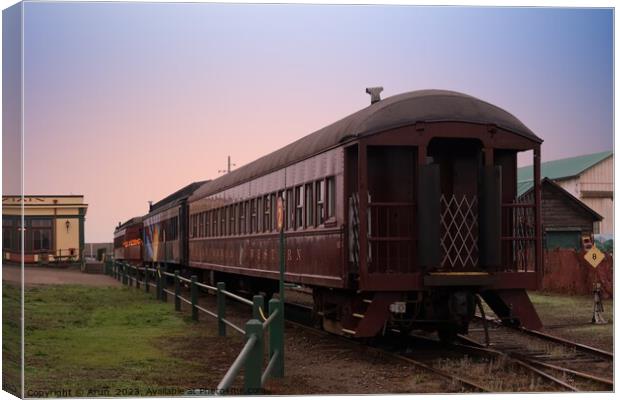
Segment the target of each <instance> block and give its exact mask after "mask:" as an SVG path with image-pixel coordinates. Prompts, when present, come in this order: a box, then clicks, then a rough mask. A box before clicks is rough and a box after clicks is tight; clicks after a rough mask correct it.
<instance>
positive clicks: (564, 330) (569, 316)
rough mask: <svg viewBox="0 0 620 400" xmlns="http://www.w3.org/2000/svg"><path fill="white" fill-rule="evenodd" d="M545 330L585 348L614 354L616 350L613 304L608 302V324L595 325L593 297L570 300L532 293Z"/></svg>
mask: <svg viewBox="0 0 620 400" xmlns="http://www.w3.org/2000/svg"><path fill="white" fill-rule="evenodd" d="M528 295H529V297H530V300H532V303H533V304H534V307H536V310H537V311H538V314H539V316H540V318H541V320H542V322H543V324H544V326H545V330H546V331H548V332H550V333H552V334H555V335H558V336H562V337H566V338H568V339H572V340H575V341H578V342H582V343H584V344H589V345H592V346H595V347H600V348H603V349H606V350H611V348H612V346H613V300H611V299H610V300H604V301H603V307H604V309H605V312H604V313H603V317H604V318H605V319H606V320H607V322H608V324H605V325H594V324H591V323H590V321H591V320H592V308H593V296H568V295H561V294H555V293H545V292H529V293H528Z"/></svg>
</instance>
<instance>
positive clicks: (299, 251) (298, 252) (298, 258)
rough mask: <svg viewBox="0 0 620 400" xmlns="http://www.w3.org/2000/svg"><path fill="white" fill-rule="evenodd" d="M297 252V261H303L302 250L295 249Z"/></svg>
mask: <svg viewBox="0 0 620 400" xmlns="http://www.w3.org/2000/svg"><path fill="white" fill-rule="evenodd" d="M295 250H296V252H297V261H301V249H295Z"/></svg>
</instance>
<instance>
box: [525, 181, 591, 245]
mask: <svg viewBox="0 0 620 400" xmlns="http://www.w3.org/2000/svg"><path fill="white" fill-rule="evenodd" d="M519 194H520V197H519V198H520V199H521V200H526V199H528V198H530V197H532V196H533V186H532V185H530V187H529V189H528V190H526V191H525V192H520V193H519ZM541 195H542V208H541V212H542V223H543V234H544V240H543V245H544V246H545V248H546V249H548V250H550V249H555V248H571V249H575V250H581V249H582V248H584V247H588V246H589V245H590V244H591V243H593V234H594V233H595V227H596V225H597V224H598V223H600V221H601V220H602V219H603V217H602V216H601V215H600V214H598V213H597V212H596V211H594V210H592V209H591V208H590V207H588V206H587V205H586V204H585V203H584V202H582V201H580V200H579V199H578V198H576V197H575V196H573V195H572V194H571V193H569V192H568V191H567V190H566V189H564V188H563V187H562V186H560V185H559V184H557V183H556V182H554V181H552V180H551V179H549V178H543V180H542V182H541Z"/></svg>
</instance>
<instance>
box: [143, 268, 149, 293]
mask: <svg viewBox="0 0 620 400" xmlns="http://www.w3.org/2000/svg"><path fill="white" fill-rule="evenodd" d="M149 286H151V285H149V267H147V266H146V265H145V266H144V293H148V292H149Z"/></svg>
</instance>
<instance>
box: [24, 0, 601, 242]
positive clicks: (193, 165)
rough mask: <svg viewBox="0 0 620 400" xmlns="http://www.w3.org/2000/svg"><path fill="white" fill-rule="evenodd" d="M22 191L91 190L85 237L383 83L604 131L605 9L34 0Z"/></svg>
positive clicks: (353, 103)
mask: <svg viewBox="0 0 620 400" xmlns="http://www.w3.org/2000/svg"><path fill="white" fill-rule="evenodd" d="M24 10H25V12H24V23H25V30H24V31H25V37H24V46H25V54H24V60H25V66H24V67H25V68H24V74H25V75H24V80H25V88H24V96H25V98H24V106H25V126H24V131H25V159H26V168H25V171H24V176H25V189H24V190H25V192H26V193H27V194H68V193H74V194H83V195H84V196H85V200H86V201H87V202H88V203H89V209H88V214H87V222H86V241H87V242H99V241H111V239H112V231H113V229H114V226H115V225H116V224H117V223H118V221H124V220H126V219H128V218H130V217H132V216H135V215H142V214H144V213H145V212H146V210H147V201H148V200H155V201H156V200H159V199H161V198H162V197H164V196H165V195H167V194H169V193H171V192H173V191H175V190H176V189H178V188H180V187H182V186H184V185H186V184H188V183H190V182H192V181H196V180H202V179H208V178H215V177H217V176H218V170H220V169H223V168H224V167H225V166H226V156H227V155H228V154H230V155H231V156H232V158H233V162H235V163H236V164H237V165H238V166H240V165H243V164H245V163H248V162H250V161H252V160H254V159H256V158H257V157H259V156H262V155H264V154H267V153H269V152H271V151H273V150H275V149H277V148H279V147H282V146H283V145H285V144H288V143H290V142H292V141H294V140H296V139H298V138H300V137H302V136H304V135H306V134H308V133H310V132H312V131H314V130H316V129H319V128H321V127H323V126H325V125H327V124H329V123H331V122H333V121H335V120H338V119H340V118H342V117H344V116H346V115H348V114H350V113H352V112H354V111H356V110H358V109H361V108H364V107H366V106H367V105H368V104H369V97H368V95H366V94H365V93H364V88H365V87H368V86H376V85H381V86H384V87H385V91H384V93H383V95H384V97H385V96H390V95H394V94H397V93H401V92H405V91H409V90H417V89H427V88H438V89H449V90H456V91H461V92H464V93H467V94H471V95H473V96H476V97H479V98H481V99H484V100H486V101H489V102H491V103H494V104H496V105H498V106H500V107H502V108H505V109H506V110H508V111H509V112H511V113H513V114H514V115H516V116H517V117H518V118H519V119H521V120H522V121H523V122H524V123H525V124H526V125H527V126H528V127H529V128H531V129H532V130H533V131H534V132H536V133H537V134H538V136H540V137H542V138H543V139H544V140H545V143H544V145H543V160H549V159H555V158H561V157H566V156H573V155H578V154H584V153H589V152H596V151H602V150H607V149H611V148H612V140H613V127H612V121H613V111H612V103H613V89H612V79H613V62H612V50H613V49H612V45H613V43H612V29H613V25H612V24H613V14H612V11H611V10H608V9H598V10H578V9H548V8H538V9H524V8H447V7H444V8H439V7H426V8H425V7H414V6H319V5H317V6H313V5H230V4H228V5H217V4H157V3H155V4H147V3H142V4H140V3H135V4H130V3H126V4H119V3H90V4H75V3H73V4H70V3H57V4H54V3H26V4H25V9H24Z"/></svg>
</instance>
